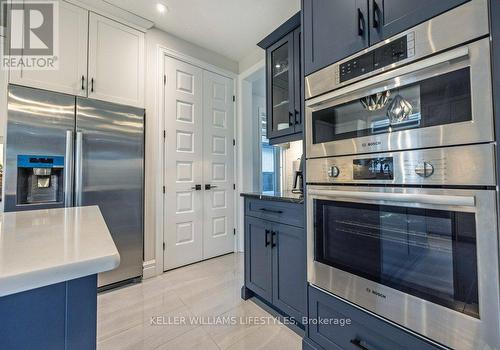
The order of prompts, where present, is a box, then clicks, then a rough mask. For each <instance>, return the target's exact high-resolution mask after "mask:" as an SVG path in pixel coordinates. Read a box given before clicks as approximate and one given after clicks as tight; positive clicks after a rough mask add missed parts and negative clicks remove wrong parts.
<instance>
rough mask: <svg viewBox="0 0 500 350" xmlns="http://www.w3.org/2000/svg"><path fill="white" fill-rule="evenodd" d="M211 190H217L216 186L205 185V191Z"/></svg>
mask: <svg viewBox="0 0 500 350" xmlns="http://www.w3.org/2000/svg"><path fill="white" fill-rule="evenodd" d="M212 188H217V186H213V185H210V184H208V185H205V190H207V191H208V190H211V189H212Z"/></svg>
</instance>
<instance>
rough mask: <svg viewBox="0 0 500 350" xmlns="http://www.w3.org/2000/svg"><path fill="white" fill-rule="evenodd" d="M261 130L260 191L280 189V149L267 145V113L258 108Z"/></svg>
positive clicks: (276, 190) (277, 190)
mask: <svg viewBox="0 0 500 350" xmlns="http://www.w3.org/2000/svg"><path fill="white" fill-rule="evenodd" d="M259 122H260V130H261V139H260V142H261V191H262V192H263V193H273V192H279V191H280V190H281V149H280V148H279V147H275V146H271V145H269V140H268V139H267V115H266V112H265V110H264V109H260V108H259Z"/></svg>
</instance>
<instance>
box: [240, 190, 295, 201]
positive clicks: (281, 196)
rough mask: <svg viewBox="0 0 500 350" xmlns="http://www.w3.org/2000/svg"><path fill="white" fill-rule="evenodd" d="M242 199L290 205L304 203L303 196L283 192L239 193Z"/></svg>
mask: <svg viewBox="0 0 500 350" xmlns="http://www.w3.org/2000/svg"><path fill="white" fill-rule="evenodd" d="M241 196H242V197H249V198H257V199H264V200H269V201H279V202H290V203H298V204H302V203H304V196H303V195H302V194H299V193H293V192H292V191H283V192H244V193H241Z"/></svg>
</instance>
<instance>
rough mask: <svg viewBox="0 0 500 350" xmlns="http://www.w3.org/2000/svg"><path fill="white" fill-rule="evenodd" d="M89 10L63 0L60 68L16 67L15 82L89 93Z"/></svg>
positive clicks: (13, 81)
mask: <svg viewBox="0 0 500 350" xmlns="http://www.w3.org/2000/svg"><path fill="white" fill-rule="evenodd" d="M88 14H89V12H88V11H87V10H85V9H83V8H80V7H78V6H75V5H73V4H69V3H67V2H64V1H60V2H59V40H58V42H59V55H58V63H59V68H58V70H12V71H11V74H10V81H11V82H12V83H14V84H19V85H25V86H31V87H35V88H40V89H45V90H50V91H56V92H62V93H67V94H71V95H80V96H86V95H87V40H88Z"/></svg>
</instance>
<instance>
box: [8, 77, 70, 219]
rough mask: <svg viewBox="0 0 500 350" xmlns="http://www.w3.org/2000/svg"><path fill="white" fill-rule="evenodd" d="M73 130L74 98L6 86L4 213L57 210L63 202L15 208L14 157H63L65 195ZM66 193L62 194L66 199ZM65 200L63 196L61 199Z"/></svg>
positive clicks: (25, 205)
mask: <svg viewBox="0 0 500 350" xmlns="http://www.w3.org/2000/svg"><path fill="white" fill-rule="evenodd" d="M74 128H75V97H74V96H69V95H63V94H58V93H53V92H48V91H43V90H37V89H32V88H27V87H21V86H16V85H9V91H8V117H7V139H6V164H5V211H20V210H34V209H49V208H60V207H64V206H65V205H68V203H65V202H64V200H61V201H58V202H53V203H44V204H19V205H18V204H17V199H16V192H17V171H18V165H17V157H18V156H19V155H43V156H57V157H61V156H62V157H65V160H64V166H65V176H64V187H65V191H68V189H71V186H70V183H71V178H72V176H73V175H72V174H73V173H72V171H73V169H72V167H71V165H72V164H71V153H70V152H68V151H69V150H68V147H71V140H70V139H69V140H68V139H67V135H68V133H72V132H73V130H74ZM66 193H67V192H65V195H66ZM64 197H66V198H68V197H67V196H63V198H64Z"/></svg>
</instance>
